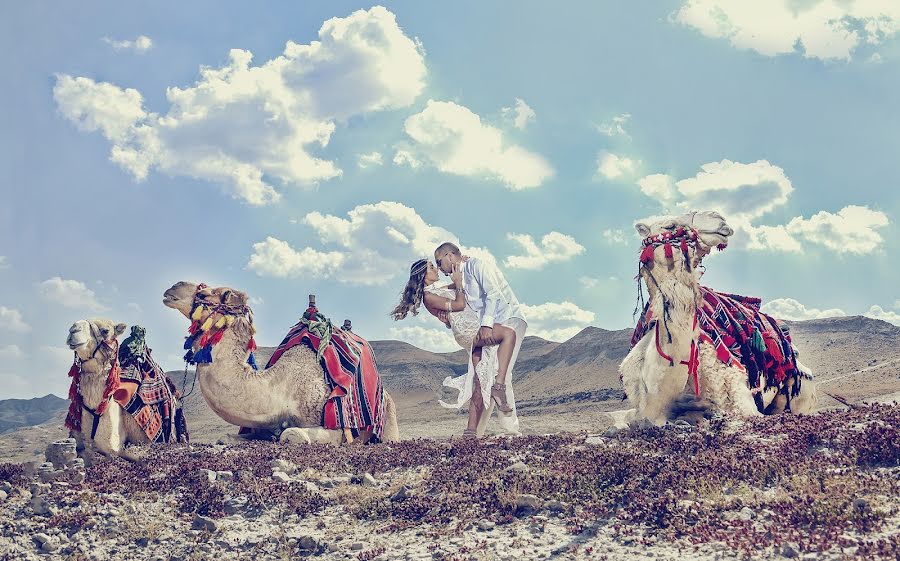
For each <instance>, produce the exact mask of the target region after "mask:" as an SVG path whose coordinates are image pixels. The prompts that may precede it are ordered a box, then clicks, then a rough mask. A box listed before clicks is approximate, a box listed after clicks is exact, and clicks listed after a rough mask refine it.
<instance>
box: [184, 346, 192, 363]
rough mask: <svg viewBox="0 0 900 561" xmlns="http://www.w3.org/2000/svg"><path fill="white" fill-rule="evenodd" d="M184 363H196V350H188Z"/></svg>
mask: <svg viewBox="0 0 900 561" xmlns="http://www.w3.org/2000/svg"><path fill="white" fill-rule="evenodd" d="M184 362H186V363H187V364H193V363H194V350H193V349H188V352H186V353H184Z"/></svg>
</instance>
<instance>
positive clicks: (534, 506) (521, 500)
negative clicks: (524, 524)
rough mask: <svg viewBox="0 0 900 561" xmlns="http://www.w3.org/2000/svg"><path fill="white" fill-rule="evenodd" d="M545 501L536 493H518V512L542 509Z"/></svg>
mask: <svg viewBox="0 0 900 561" xmlns="http://www.w3.org/2000/svg"><path fill="white" fill-rule="evenodd" d="M542 503H543V501H541V499H540V497H537V496H535V495H525V494H523V495H516V512H517V513H525V514H527V513H531V512H537V511H538V510H540V509H541V505H542Z"/></svg>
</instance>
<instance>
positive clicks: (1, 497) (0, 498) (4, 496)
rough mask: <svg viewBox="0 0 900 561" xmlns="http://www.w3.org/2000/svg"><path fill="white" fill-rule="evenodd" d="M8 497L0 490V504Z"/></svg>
mask: <svg viewBox="0 0 900 561" xmlns="http://www.w3.org/2000/svg"><path fill="white" fill-rule="evenodd" d="M8 496H9V495H7V494H6V491H4V490H2V489H0V502H3V501H5V500H6V498H7V497H8Z"/></svg>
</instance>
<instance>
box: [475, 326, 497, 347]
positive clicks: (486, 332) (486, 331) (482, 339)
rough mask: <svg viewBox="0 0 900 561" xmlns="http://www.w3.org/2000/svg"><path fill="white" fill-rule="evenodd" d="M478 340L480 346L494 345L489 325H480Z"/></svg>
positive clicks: (492, 331)
mask: <svg viewBox="0 0 900 561" xmlns="http://www.w3.org/2000/svg"><path fill="white" fill-rule="evenodd" d="M478 342H479V343H481V344H482V346H489V345H496V344H497V343H495V342H494V330H493V329H492V328H490V327H487V326H482V327H481V329H479V330H478Z"/></svg>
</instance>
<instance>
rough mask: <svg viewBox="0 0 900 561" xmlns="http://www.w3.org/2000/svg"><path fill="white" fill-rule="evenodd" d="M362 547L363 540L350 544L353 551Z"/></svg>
mask: <svg viewBox="0 0 900 561" xmlns="http://www.w3.org/2000/svg"><path fill="white" fill-rule="evenodd" d="M363 547H365V545H364V544H363V542H353V543H352V544H350V549H352V550H353V551H359V550H361V549H362V548H363Z"/></svg>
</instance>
